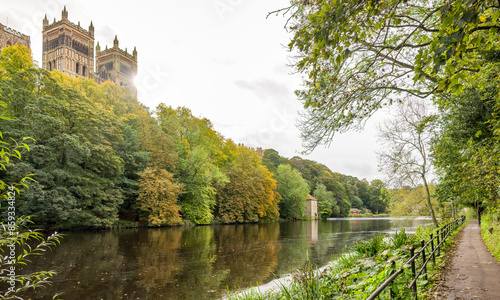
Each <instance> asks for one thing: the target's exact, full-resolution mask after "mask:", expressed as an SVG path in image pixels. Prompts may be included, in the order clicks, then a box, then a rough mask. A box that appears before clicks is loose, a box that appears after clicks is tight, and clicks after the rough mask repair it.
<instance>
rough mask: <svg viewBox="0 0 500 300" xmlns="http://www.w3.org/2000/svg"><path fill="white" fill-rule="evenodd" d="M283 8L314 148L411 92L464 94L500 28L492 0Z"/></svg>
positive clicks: (342, 2)
mask: <svg viewBox="0 0 500 300" xmlns="http://www.w3.org/2000/svg"><path fill="white" fill-rule="evenodd" d="M279 11H284V12H285V13H286V14H288V16H289V17H290V18H289V20H288V22H287V27H288V28H289V30H291V31H292V32H293V33H294V36H293V38H292V40H291V42H290V44H289V48H290V51H291V52H292V53H297V55H296V57H297V59H296V68H297V71H298V72H300V73H303V74H304V75H305V76H304V78H305V79H304V86H305V88H304V89H303V90H300V91H297V95H298V97H299V99H300V100H301V101H302V102H303V105H304V108H305V109H306V111H305V113H304V115H303V118H302V120H301V122H300V129H301V131H302V138H303V139H304V141H305V142H306V149H307V150H309V151H311V150H312V149H314V148H315V147H316V146H317V145H319V144H329V143H330V142H331V139H332V137H333V135H334V134H335V132H343V131H346V130H349V129H352V128H360V127H362V126H363V124H364V121H366V119H367V118H368V117H370V116H371V115H372V114H373V113H374V112H375V111H377V110H378V109H379V108H381V107H382V106H384V105H390V104H392V103H393V102H395V101H396V102H397V101H404V99H405V98H406V97H407V96H409V95H411V96H416V97H427V96H429V95H433V94H436V93H440V92H445V91H451V92H456V91H460V90H461V89H462V87H463V81H464V79H465V78H466V77H467V75H468V74H471V73H472V72H477V71H480V70H481V68H482V66H481V65H480V64H478V63H477V61H476V60H475V59H473V58H474V57H475V56H476V55H477V51H478V49H486V50H487V49H491V48H492V47H494V46H495V45H496V44H497V43H498V30H499V28H500V20H499V16H500V10H499V7H498V3H497V2H496V1H486V0H483V1H475V0H464V1H444V0H439V1H424V0H408V1H401V0H388V1H376V0H369V1H357V0H325V1H299V0H292V1H291V4H290V7H288V8H285V9H282V10H279ZM279 11H278V12H279Z"/></svg>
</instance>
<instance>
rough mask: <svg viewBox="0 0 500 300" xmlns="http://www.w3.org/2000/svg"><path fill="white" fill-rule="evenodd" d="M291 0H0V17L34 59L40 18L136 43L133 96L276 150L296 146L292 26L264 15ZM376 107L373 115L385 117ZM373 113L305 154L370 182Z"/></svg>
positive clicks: (285, 152)
mask: <svg viewBox="0 0 500 300" xmlns="http://www.w3.org/2000/svg"><path fill="white" fill-rule="evenodd" d="M288 4H289V2H288V1H287V0H191V1H172V0H166V1H161V2H160V1H156V0H141V1H138V0H133V1H130V0H123V1H116V0H113V1H110V0H106V1H103V0H100V1H97V0H85V1H74V0H17V1H12V0H0V23H2V24H8V26H9V27H12V28H14V29H16V30H19V31H22V32H23V33H25V34H28V35H30V36H31V41H32V50H33V55H34V58H35V60H37V61H39V62H41V59H42V58H41V55H42V54H41V52H42V46H41V39H42V37H41V36H42V34H41V30H42V19H43V17H44V16H45V14H47V16H48V18H49V21H50V22H52V21H53V20H54V18H56V20H60V19H61V11H62V9H63V6H64V5H66V6H67V9H68V12H69V20H70V21H72V22H73V23H78V22H80V23H81V26H82V27H84V28H88V26H89V25H90V21H93V24H94V27H95V37H96V43H97V42H99V43H100V45H101V48H104V47H105V46H106V45H108V46H111V45H112V44H113V39H114V36H115V34H116V35H118V39H119V42H120V48H122V49H123V48H127V49H128V51H129V52H131V51H132V50H133V48H134V46H136V47H137V51H138V60H139V74H138V76H137V78H136V83H137V86H138V89H139V93H138V96H139V101H141V102H142V103H144V104H146V105H147V106H149V107H151V108H154V107H156V105H158V104H159V103H161V102H164V103H166V104H167V105H171V106H173V107H177V106H186V107H188V108H189V109H191V110H192V112H193V113H194V115H195V116H201V117H206V118H208V119H210V120H211V121H212V123H213V124H214V127H215V129H216V130H217V131H219V132H221V133H222V134H223V135H224V136H225V137H226V138H231V139H232V140H233V141H235V142H236V143H244V144H245V145H247V146H251V147H263V148H266V149H267V148H274V149H276V150H277V151H279V152H280V154H281V155H282V156H286V157H292V156H295V155H299V152H300V151H302V146H301V140H300V136H299V134H300V133H299V131H298V130H297V129H296V127H295V123H296V118H297V117H298V111H299V110H300V103H299V101H298V100H297V99H296V97H295V95H294V93H293V91H294V90H296V89H298V88H300V82H301V81H300V76H299V75H297V74H295V75H292V74H291V73H292V72H293V69H292V68H290V67H287V65H288V64H289V53H288V52H287V49H286V45H287V44H288V42H289V39H290V34H289V33H287V31H286V30H285V29H284V24H285V21H286V19H284V18H283V16H281V15H280V16H270V17H269V18H267V19H266V16H267V13H268V12H270V11H273V10H276V9H279V8H283V7H286V6H287V5H288ZM381 117H382V116H381V114H379V118H381ZM374 123H375V121H370V122H368V124H367V127H366V128H365V130H364V131H363V132H361V133H358V132H352V133H347V134H342V135H338V136H337V137H336V138H335V139H334V141H333V143H332V145H331V146H330V147H329V148H318V149H317V150H315V151H314V152H313V153H312V154H311V155H309V156H303V155H301V156H302V157H304V158H307V159H312V160H316V161H318V162H321V163H324V164H326V165H327V166H328V167H329V168H330V169H332V170H333V171H334V172H340V173H343V174H347V175H353V176H356V177H359V178H367V179H368V180H372V179H375V178H382V177H383V176H382V175H381V174H380V173H379V172H378V171H377V163H376V155H375V150H376V149H377V148H378V146H377V144H376V137H375V133H376V131H375V129H374Z"/></svg>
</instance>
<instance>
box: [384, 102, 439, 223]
mask: <svg viewBox="0 0 500 300" xmlns="http://www.w3.org/2000/svg"><path fill="white" fill-rule="evenodd" d="M434 119H435V117H433V116H430V115H428V112H427V108H426V106H425V103H424V102H423V101H418V100H414V99H413V100H408V101H407V102H406V103H404V104H401V105H399V106H398V110H397V113H396V115H395V117H394V118H392V119H387V120H386V121H385V123H383V124H380V126H379V128H378V130H379V141H380V142H381V143H382V145H383V146H384V150H383V151H381V152H379V153H377V156H378V159H379V166H380V168H381V169H382V171H383V172H384V173H385V174H386V175H387V176H388V177H389V181H390V182H391V183H392V184H394V185H395V186H399V187H402V186H405V185H410V186H412V187H417V186H418V184H420V183H422V184H423V185H424V187H425V191H426V202H427V206H428V208H429V214H430V215H431V218H432V221H433V223H434V225H435V226H438V222H437V220H436V216H435V213H434V208H433V207H432V203H431V194H430V190H429V183H428V181H427V178H428V176H429V172H430V171H431V166H432V161H431V160H430V158H429V155H430V146H431V139H432V137H433V136H434V133H433V132H432V130H431V128H432V127H431V125H432V121H433V120H434Z"/></svg>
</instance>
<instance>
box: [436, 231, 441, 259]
mask: <svg viewBox="0 0 500 300" xmlns="http://www.w3.org/2000/svg"><path fill="white" fill-rule="evenodd" d="M439 232H440V229H439V228H438V230H437V232H436V238H437V247H438V256H441V247H439Z"/></svg>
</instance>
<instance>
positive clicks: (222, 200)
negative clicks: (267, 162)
mask: <svg viewBox="0 0 500 300" xmlns="http://www.w3.org/2000/svg"><path fill="white" fill-rule="evenodd" d="M236 153H237V154H236V157H235V159H234V161H232V162H231V163H230V165H229V167H228V170H227V172H226V174H227V176H228V177H229V182H228V183H227V184H225V185H224V186H223V187H220V188H219V189H218V191H217V217H218V218H219V219H220V220H221V221H222V222H223V223H236V222H237V223H244V222H258V221H259V220H277V219H278V217H279V212H278V202H279V200H280V196H279V194H278V192H277V182H276V180H275V179H274V178H273V176H272V174H271V173H270V172H269V171H268V170H267V168H266V167H264V166H263V165H262V162H261V159H260V158H259V157H258V156H257V153H256V152H255V151H253V150H251V149H247V148H245V147H241V146H240V147H238V148H237V149H236Z"/></svg>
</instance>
